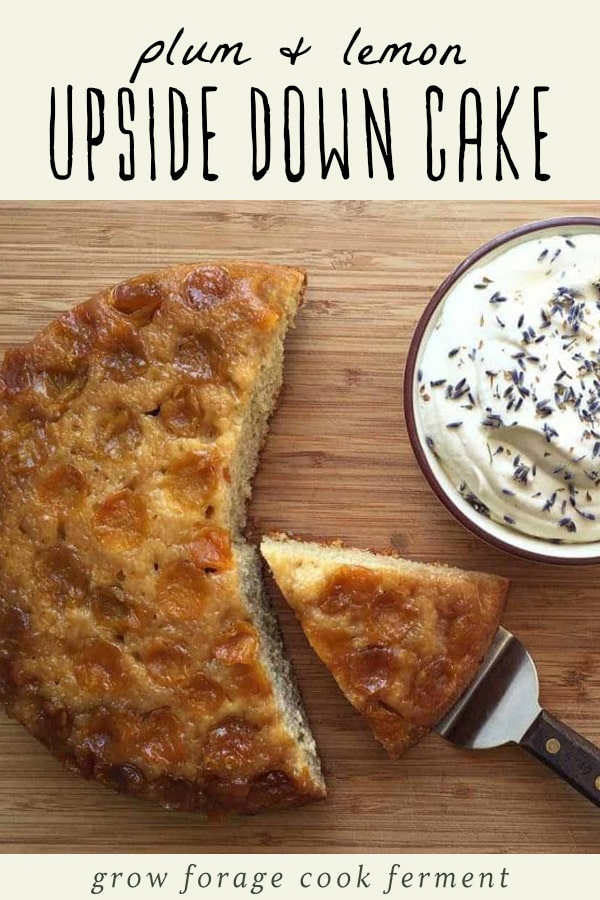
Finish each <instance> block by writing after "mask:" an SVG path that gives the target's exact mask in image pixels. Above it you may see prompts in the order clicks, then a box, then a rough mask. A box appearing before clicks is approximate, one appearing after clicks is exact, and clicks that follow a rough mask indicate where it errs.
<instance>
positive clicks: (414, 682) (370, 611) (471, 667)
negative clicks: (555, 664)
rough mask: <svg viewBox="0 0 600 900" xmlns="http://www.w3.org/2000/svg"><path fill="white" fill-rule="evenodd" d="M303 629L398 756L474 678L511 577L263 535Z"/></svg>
mask: <svg viewBox="0 0 600 900" xmlns="http://www.w3.org/2000/svg"><path fill="white" fill-rule="evenodd" d="M261 551H262V554H263V556H264V558H265V559H266V561H267V563H268V564H269V567H270V569H271V571H272V573H273V576H274V578H275V581H276V582H277V584H278V586H279V588H280V590H281V592H282V593H283V595H284V597H285V599H286V600H287V602H288V603H289V604H290V606H291V607H292V608H293V609H294V611H295V613H296V615H297V616H298V618H299V619H300V622H301V624H302V627H303V629H304V631H305V633H306V636H307V638H308V640H309V642H310V644H311V645H312V647H313V649H314V650H315V651H316V653H317V654H318V656H319V657H320V658H321V660H322V661H323V662H324V663H325V665H326V666H327V667H328V668H329V670H330V671H331V673H332V675H333V677H334V678H335V680H336V681H337V683H338V685H339V687H340V688H341V690H342V691H343V693H344V694H345V695H346V697H347V698H348V700H349V701H350V703H352V705H353V706H355V707H356V709H358V710H359V712H361V713H362V714H363V716H364V717H365V718H366V720H367V722H368V723H369V725H370V726H371V729H372V731H373V733H374V735H375V737H376V738H377V740H378V741H380V742H381V743H382V744H383V746H384V747H385V748H386V750H387V751H388V753H389V754H390V756H391V757H393V758H396V757H398V756H400V755H401V754H402V753H403V752H404V751H405V750H406V749H407V748H408V747H409V746H410V745H411V744H414V743H416V742H417V741H418V740H420V739H421V738H422V737H423V736H424V735H425V734H426V733H427V732H428V731H429V730H430V729H431V728H432V727H433V726H434V725H435V724H436V723H437V722H438V721H439V720H440V718H441V717H442V716H443V715H444V713H445V712H446V711H447V710H448V709H450V707H451V706H452V705H453V704H454V703H455V701H456V700H457V699H458V698H459V696H460V695H461V694H462V693H463V691H464V690H465V688H466V687H467V685H468V684H469V682H470V681H471V680H472V678H473V677H474V675H475V673H476V671H477V668H478V666H479V663H480V661H481V659H482V657H483V656H484V654H485V652H486V650H487V649H488V647H489V645H490V643H491V641H492V639H493V637H494V634H495V632H496V629H497V627H498V624H499V622H500V616H501V614H502V610H503V607H504V601H505V598H506V593H507V590H508V582H507V581H506V579H504V578H499V577H496V576H493V575H486V574H482V573H478V572H465V571H462V570H460V569H455V568H449V567H447V566H442V565H426V564H424V563H416V562H409V561H408V560H404V559H399V558H397V557H395V556H392V555H378V554H375V553H370V552H367V551H364V550H355V549H350V548H346V547H343V546H340V545H336V544H333V545H324V544H318V543H308V542H302V541H298V540H293V539H291V538H289V537H287V536H286V535H274V536H270V537H266V538H264V540H263V542H262V545H261Z"/></svg>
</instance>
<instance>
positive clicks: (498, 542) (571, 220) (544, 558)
mask: <svg viewBox="0 0 600 900" xmlns="http://www.w3.org/2000/svg"><path fill="white" fill-rule="evenodd" d="M573 226H575V227H585V226H590V227H594V228H597V229H600V216H555V217H553V218H550V219H541V220H539V221H535V222H528V223H527V224H525V225H520V226H518V227H517V228H513V229H511V230H510V231H506V232H504V233H502V234H499V235H497V236H496V237H494V238H491V239H490V240H489V241H486V242H485V243H484V244H482V245H481V246H480V247H478V248H477V250H474V251H473V252H472V253H470V254H469V255H468V256H466V257H465V258H464V259H463V261H462V262H461V263H459V264H458V266H457V267H456V268H455V269H454V270H453V271H452V272H450V274H449V275H447V276H446V278H444V280H443V281H442V283H441V284H440V285H439V287H438V288H436V290H435V291H434V293H433V295H432V297H431V299H430V300H429V302H428V303H427V305H426V307H425V309H424V310H423V312H422V314H421V316H420V318H419V321H418V322H417V325H416V327H415V330H414V332H413V336H412V338H411V342H410V346H409V348H408V355H407V357H406V363H405V366H404V382H403V397H404V420H405V422H406V428H407V431H408V439H409V441H410V444H411V447H412V451H413V453H414V455H415V458H416V460H417V463H418V465H419V468H420V469H421V472H422V473H423V475H424V477H425V480H426V481H427V483H428V484H429V487H430V488H431V490H432V491H433V493H434V494H435V495H436V496H437V498H438V500H440V502H441V503H442V505H443V506H445V507H446V509H447V510H448V512H449V513H451V515H452V516H454V518H455V519H456V520H457V521H458V522H460V524H461V525H462V526H463V527H464V528H466V529H467V531H470V532H471V533H472V534H474V535H475V536H476V537H478V538H480V539H481V540H482V541H484V542H485V543H486V544H488V545H490V546H492V547H495V548H497V549H500V550H503V551H504V552H505V553H509V554H510V555H511V556H517V557H520V558H521V559H527V560H533V561H534V562H541V563H548V564H550V565H564V566H592V565H597V564H598V563H600V551H599V552H598V554H597V555H596V556H590V557H583V558H577V557H575V558H573V557H571V558H569V557H566V558H565V557H562V556H560V555H558V554H557V555H556V556H554V557H553V556H551V555H550V554H548V555H546V554H544V553H537V552H536V551H535V550H527V549H524V548H522V547H517V546H515V545H514V544H511V543H510V542H509V541H504V540H502V538H497V537H495V536H494V535H491V534H489V533H488V532H487V531H486V530H485V529H484V528H483V527H481V526H480V525H478V524H477V523H476V522H474V521H473V520H472V519H470V518H469V517H468V516H467V515H465V514H464V513H463V512H462V510H461V509H459V508H458V506H456V504H455V503H454V501H453V500H452V499H451V497H450V496H449V495H448V494H447V493H446V491H445V490H444V489H443V488H442V486H441V485H440V483H439V481H438V480H437V478H436V476H435V474H434V472H433V470H432V468H431V466H430V464H429V460H428V458H427V453H426V452H425V450H424V448H423V446H422V444H421V441H420V440H419V437H418V431H417V422H416V415H415V409H414V403H413V386H414V380H415V375H416V366H417V358H418V355H419V350H420V348H421V341H422V340H423V336H424V334H425V330H426V328H427V326H428V325H429V322H430V320H431V318H432V316H433V314H434V313H435V312H436V310H437V308H438V306H439V305H440V303H441V302H442V300H443V299H444V298H445V296H446V294H447V293H448V291H449V290H450V288H451V287H452V286H453V285H454V284H456V282H457V281H458V279H459V278H461V276H462V275H464V273H465V272H466V271H467V270H468V269H470V268H471V267H472V266H473V265H474V264H475V263H477V262H478V261H479V260H480V259H482V258H483V257H484V256H487V255H488V253H491V252H492V251H494V250H496V249H497V248H498V247H501V246H502V245H503V244H506V243H508V242H509V241H512V240H515V239H516V238H520V237H523V236H525V235H528V234H532V233H534V232H539V231H546V230H547V229H554V228H562V227H564V228H571V227H573ZM594 543H598V544H599V547H600V541H598V542H596V541H594Z"/></svg>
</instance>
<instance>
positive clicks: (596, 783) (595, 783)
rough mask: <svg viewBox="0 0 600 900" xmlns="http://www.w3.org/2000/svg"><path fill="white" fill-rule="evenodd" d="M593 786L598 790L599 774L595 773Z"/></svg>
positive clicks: (599, 789)
mask: <svg viewBox="0 0 600 900" xmlns="http://www.w3.org/2000/svg"><path fill="white" fill-rule="evenodd" d="M594 787H595V788H596V790H597V791H600V775H596V780H595V781H594Z"/></svg>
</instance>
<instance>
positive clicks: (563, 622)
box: [0, 201, 600, 852]
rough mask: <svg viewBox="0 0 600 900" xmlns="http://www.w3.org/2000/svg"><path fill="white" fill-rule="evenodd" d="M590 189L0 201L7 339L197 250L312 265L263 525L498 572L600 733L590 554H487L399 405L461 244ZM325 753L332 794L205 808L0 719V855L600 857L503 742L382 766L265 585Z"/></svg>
mask: <svg viewBox="0 0 600 900" xmlns="http://www.w3.org/2000/svg"><path fill="white" fill-rule="evenodd" d="M599 213H600V206H599V205H592V204H585V203H570V204H567V203H551V204H550V203H521V202H519V203H435V202H427V203H369V202H363V201H361V202H341V203H311V202H298V203H282V202H277V203H265V202H263V203H219V204H216V203H205V204H203V203H124V202H120V203H104V202H103V203H62V204H58V203H27V204H17V203H3V204H0V349H1V350H3V349H5V348H6V347H7V346H9V345H11V344H16V343H20V342H23V341H24V340H26V339H28V338H29V337H30V336H31V335H33V334H34V332H35V331H36V330H37V329H38V328H39V327H40V326H41V325H43V324H45V323H46V322H48V321H49V320H50V319H51V318H52V317H53V316H54V315H55V314H56V313H58V312H59V311H61V310H64V309H66V308H68V307H69V306H71V305H72V304H74V303H76V302H78V301H80V300H83V299H85V298H87V297H88V296H89V295H90V294H92V293H93V292H94V291H95V290H97V289H99V288H102V287H104V286H106V285H108V284H111V283H113V282H115V281H120V280H121V279H123V278H126V277H128V276H131V275H134V274H137V273H139V272H143V271H144V270H147V269H151V268H154V267H158V266H162V265H167V264H171V263H177V262H184V261H189V262H191V261H194V260H201V259H204V258H219V257H220V258H225V257H238V258H244V259H264V260H267V261H270V262H286V263H291V264H296V265H299V266H303V267H305V268H306V269H307V270H308V273H309V290H308V294H307V302H306V306H305V308H304V310H303V311H302V313H301V315H300V316H299V319H298V327H297V329H296V330H295V331H294V333H293V334H292V335H291V336H290V338H289V342H288V347H287V362H286V381H285V387H284V391H283V395H282V399H281V404H280V407H279V410H278V412H277V415H276V417H275V419H274V421H273V425H272V428H271V432H270V436H269V438H268V441H267V445H266V447H265V450H264V452H263V456H262V461H261V465H260V469H259V473H258V475H257V478H256V481H255V489H254V497H253V500H252V504H251V517H250V529H249V533H250V535H251V536H254V537H258V536H259V535H260V533H261V532H262V531H263V530H265V529H268V528H280V529H288V530H291V531H294V532H296V533H297V534H299V535H302V536H307V537H320V538H337V537H341V538H343V539H344V540H346V541H348V542H352V543H355V544H356V545H359V546H360V545H362V546H370V547H373V548H384V547H388V546H390V545H391V546H393V547H395V548H396V549H397V550H399V551H401V552H402V553H403V554H405V555H407V556H409V557H411V558H414V559H420V560H424V561H429V560H432V561H433V560H436V561H441V562H447V563H452V564H455V565H459V566H464V567H468V568H479V569H483V570H488V571H490V572H498V573H501V574H503V575H507V576H509V577H510V578H511V580H512V589H511V595H510V600H509V606H508V610H507V613H506V617H505V623H506V625H507V626H508V627H509V628H511V629H512V630H514V631H515V632H516V633H517V634H518V635H519V636H520V637H521V638H522V639H523V640H524V642H525V643H526V645H527V646H528V647H529V649H530V650H531V652H532V654H533V656H534V658H535V659H536V661H537V664H538V668H539V673H540V681H541V686H542V687H541V695H542V701H543V703H544V704H545V705H546V706H547V707H548V708H549V709H550V710H552V711H553V712H554V713H555V714H556V715H558V716H560V717H561V718H563V719H565V720H566V721H567V722H568V723H569V724H570V725H571V726H572V727H574V728H575V729H578V730H580V731H581V733H582V734H584V735H585V736H586V737H588V738H589V739H590V740H592V741H595V742H597V743H600V589H599V587H598V575H599V572H598V568H597V567H589V568H585V567H583V568H579V569H577V568H560V567H553V566H548V565H540V564H535V563H528V562H524V561H522V560H517V559H513V558H511V557H510V556H507V555H505V554H503V553H502V552H500V551H494V550H491V549H489V548H488V547H487V546H486V545H485V544H483V543H481V542H480V541H479V540H477V539H476V538H474V537H472V536H471V535H470V534H468V533H467V532H466V531H464V530H463V528H462V527H461V526H460V525H458V524H457V523H456V522H455V521H454V520H453V519H452V518H451V517H450V515H449V514H448V513H447V512H446V511H445V510H444V509H443V508H442V506H441V505H440V504H439V502H438V501H437V500H436V499H435V497H434V496H433V495H432V493H431V492H430V490H429V488H428V487H427V485H426V483H425V481H424V479H423V478H422V476H421V475H420V473H419V470H418V469H417V466H416V463H415V462H414V460H413V457H412V453H411V450H410V447H409V444H408V440H407V436H406V430H405V426H404V422H403V417H402V402H401V386H402V370H403V365H404V361H405V358H406V352H407V348H408V343H409V340H410V337H411V334H412V331H413V328H414V325H415V323H416V321H417V318H418V316H419V314H420V312H421V310H422V309H423V307H424V306H425V304H426V302H427V300H428V298H429V297H430V295H431V294H432V292H433V290H434V288H435V287H436V286H437V285H438V283H439V282H440V281H441V280H442V278H443V277H444V276H445V275H446V274H447V272H448V271H449V270H450V269H452V268H453V267H454V266H455V265H456V264H457V263H458V262H459V261H460V260H461V259H462V258H463V257H464V256H465V255H466V254H467V253H469V252H470V251H471V250H473V249H474V248H475V247H477V246H478V245H479V244H481V243H482V242H483V241H485V240H487V239H488V238H490V237H492V236H493V235H495V234H497V233H499V232H502V231H505V230H507V229H509V228H511V227H513V226H516V225H519V224H522V223H524V222H526V221H530V220H532V219H538V218H543V217H547V216H552V215H562V214H592V215H593V214H599ZM270 590H271V591H272V593H273V597H274V602H275V605H276V608H277V610H278V612H279V614H280V621H281V627H282V630H283V632H284V636H285V641H286V645H287V648H288V651H289V654H290V655H291V657H292V659H293V662H294V664H295V668H296V671H297V674H298V678H299V681H300V685H301V689H302V692H303V695H304V698H305V702H306V706H307V708H308V712H309V716H310V719H311V722H312V724H313V726H314V731H315V733H316V737H317V741H318V744H319V747H320V749H321V753H322V757H323V761H324V765H325V770H326V775H327V781H328V785H329V791H330V793H329V797H328V799H327V800H326V801H324V802H322V803H320V804H315V805H313V806H311V807H306V808H304V809H301V810H296V811H288V812H286V813H279V814H267V815H260V816H256V817H252V818H242V819H237V820H235V821H221V822H206V821H204V820H202V819H200V818H199V817H195V816H193V815H188V814H179V813H169V812H166V811H163V810H160V809H155V808H154V807H153V806H151V805H149V804H146V803H144V802H141V801H136V800H133V799H127V798H124V797H121V796H118V795H116V794H112V793H111V792H110V791H108V790H106V789H105V788H102V787H100V786H97V785H92V784H88V783H86V782H84V781H83V780H80V779H78V778H77V777H75V776H73V775H71V774H68V773H67V772H66V771H63V770H62V768H61V766H60V764H59V763H58V762H56V761H55V760H54V759H52V758H51V757H50V756H49V755H48V753H47V752H46V751H45V750H44V749H43V748H42V747H41V746H40V745H39V744H37V742H36V741H35V740H34V739H33V738H32V737H30V736H29V735H27V734H26V733H25V732H24V731H23V729H22V728H21V727H20V726H19V725H17V724H15V723H13V722H10V721H8V719H6V718H5V717H1V718H0V849H1V850H2V851H4V852H11V851H13V852H17V851H38V852H57V851H75V852H94V851H120V852H124V851H129V852H136V851H144V852H146V851H147V852H150V851H153V852H159V851H161V852H170V851H173V852H175V851H177V852H184V851H186V852H187V851H189V852H192V851H193V852H221V851H222V852H227V851H237V852H265V851H275V852H299V851H304V852H312V851H314V852H325V851H345V852H354V851H373V852H383V851H385V852H408V851H413V852H428V851H431V852H435V851H439V852H442V851H444V852H452V851H456V852H464V851H472V852H574V851H579V852H600V812H599V811H598V810H597V809H596V808H594V807H592V805H591V804H589V803H587V802H586V801H585V800H584V799H583V798H582V797H581V796H579V795H578V794H577V793H575V791H574V790H572V789H571V788H570V787H568V786H567V785H566V784H564V783H562V782H561V781H559V780H558V779H557V778H556V777H554V776H553V775H552V773H551V772H549V771H547V770H546V769H545V767H544V766H542V765H541V764H540V763H539V762H537V761H536V760H535V759H533V758H530V757H529V756H528V755H527V754H526V753H524V752H523V751H522V750H519V749H518V748H516V747H505V748H502V749H498V750H489V751H480V752H469V751H465V750H459V749H456V748H455V747H453V746H450V745H449V744H447V743H445V742H444V741H443V740H442V738H440V737H438V736H437V735H436V734H432V735H430V736H429V737H428V738H427V739H425V740H424V741H423V742H422V743H421V744H420V745H419V746H417V747H414V748H413V749H412V750H411V751H410V752H409V753H408V754H407V755H406V756H405V757H404V758H403V759H401V760H400V761H398V762H395V763H393V762H390V761H389V760H388V759H387V758H386V755H385V753H384V752H383V750H382V749H381V748H380V747H379V745H378V744H376V743H375V741H374V740H373V738H372V737H371V734H370V732H369V731H368V729H367V727H366V726H365V725H364V724H363V722H362V721H361V719H360V717H359V715H358V714H357V713H356V712H355V711H354V710H353V709H352V708H351V707H350V706H349V705H348V703H347V702H346V701H345V700H344V698H343V697H342V695H341V694H340V692H339V691H338V689H337V688H336V686H335V684H334V683H333V681H332V679H331V677H330V676H329V674H328V672H327V671H326V670H325V669H324V668H323V666H322V665H321V664H320V663H319V661H318V660H317V658H316V657H315V655H314V654H313V653H312V651H311V650H310V649H309V647H308V645H307V644H306V641H305V639H304V637H303V635H302V633H301V630H300V627H299V625H298V624H297V623H296V621H295V620H294V618H293V615H292V614H291V612H290V611H289V610H288V609H287V608H286V607H285V605H284V603H283V601H282V600H281V598H280V597H279V596H278V595H277V592H276V589H275V588H274V587H273V585H272V584H271V585H270Z"/></svg>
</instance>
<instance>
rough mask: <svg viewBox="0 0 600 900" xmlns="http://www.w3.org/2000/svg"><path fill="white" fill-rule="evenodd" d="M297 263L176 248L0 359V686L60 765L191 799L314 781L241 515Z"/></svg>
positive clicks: (289, 797) (291, 305)
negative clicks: (222, 257) (197, 261)
mask: <svg viewBox="0 0 600 900" xmlns="http://www.w3.org/2000/svg"><path fill="white" fill-rule="evenodd" d="M304 286H305V276H304V274H303V273H302V272H300V271H297V270H295V269H289V268H283V267H276V266H269V265H261V264H254V263H247V262H241V263H236V262H227V263H224V264H218V265H217V264H214V263H210V264H203V265H193V266H179V267H176V268H170V269H164V270H162V271H158V272H154V273H151V274H149V275H144V276H141V277H139V278H135V279H133V280H132V281H127V282H124V283H123V284H119V285H117V286H116V287H115V288H112V289H109V290H107V291H105V292H103V293H100V294H98V295H97V296H95V297H94V298H93V299H91V300H89V301H88V302H86V303H83V304H82V305H81V306H78V307H76V308H75V309H73V310H72V311H70V312H67V313H66V314H64V315H62V316H60V318H58V319H57V320H56V321H54V322H53V323H52V324H51V325H49V326H48V327H47V328H46V329H45V330H44V331H42V332H41V334H39V335H38V336H37V337H36V338H35V339H34V340H33V341H31V343H29V344H27V345H26V346H24V347H21V348H19V349H15V350H11V351H9V352H7V353H6V355H5V358H4V361H3V364H2V367H1V368H0V695H1V698H2V700H3V701H4V704H5V706H6V709H7V711H8V714H9V715H10V716H13V717H14V718H16V719H18V720H19V721H20V722H22V723H23V724H24V725H25V727H26V728H28V729H29V731H31V732H32V734H34V735H35V736H36V737H38V738H39V739H40V740H41V741H43V743H44V744H46V746H47V747H48V748H49V749H50V750H51V751H52V752H53V753H54V754H56V755H57V756H58V757H60V758H61V759H62V760H63V762H64V763H65V764H66V765H67V767H68V768H69V769H71V770H73V771H77V772H80V773H81V774H82V775H84V776H85V777H86V778H94V779H98V780H100V781H101V782H104V783H106V784H107V785H111V786H113V787H115V788H117V789H118V790H120V791H125V792H129V793H133V794H140V795H148V796H150V797H151V798H153V799H155V800H157V801H158V802H159V803H161V804H163V805H165V806H168V807H173V808H179V809H186V810H196V809H198V810H213V809H233V810H240V811H254V810H258V809H261V808H265V807H280V806H286V805H289V804H295V803H303V802H306V801H308V800H312V799H316V798H318V797H321V796H323V795H324V793H325V788H324V784H323V779H322V776H321V772H320V768H319V762H318V759H317V755H316V750H315V745H314V741H313V739H312V737H311V734H310V731H309V728H308V724H307V721H306V718H305V716H304V713H303V711H302V707H301V704H300V700H299V697H298V694H297V692H296V689H295V687H294V685H293V682H292V680H291V678H290V669H289V665H288V663H287V662H286V661H285V659H284V657H283V655H282V652H281V645H280V640H279V636H278V631H277V628H276V625H275V622H274V619H273V617H272V615H271V613H270V611H269V609H268V607H267V605H266V603H265V599H264V597H263V593H262V587H261V580H260V565H259V558H258V554H257V552H256V551H255V550H254V549H253V548H251V547H250V545H249V544H247V543H246V542H245V541H244V539H243V537H242V531H241V529H242V528H243V525H244V519H245V503H246V500H247V498H248V496H249V494H250V478H251V476H252V475H253V472H254V469H255V466H256V461H257V455H258V451H259V448H260V445H261V443H262V441H263V438H264V436H265V433H266V428H267V419H268V416H269V414H270V412H271V410H272V408H273V405H274V402H275V399H276V397H277V394H278V391H279V388H280V385H281V375H282V362H283V341H284V337H285V333H286V330H287V328H288V327H289V326H290V325H291V324H292V322H293V319H294V315H295V313H296V309H297V307H298V305H299V303H300V302H301V299H302V295H303V292H304Z"/></svg>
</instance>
